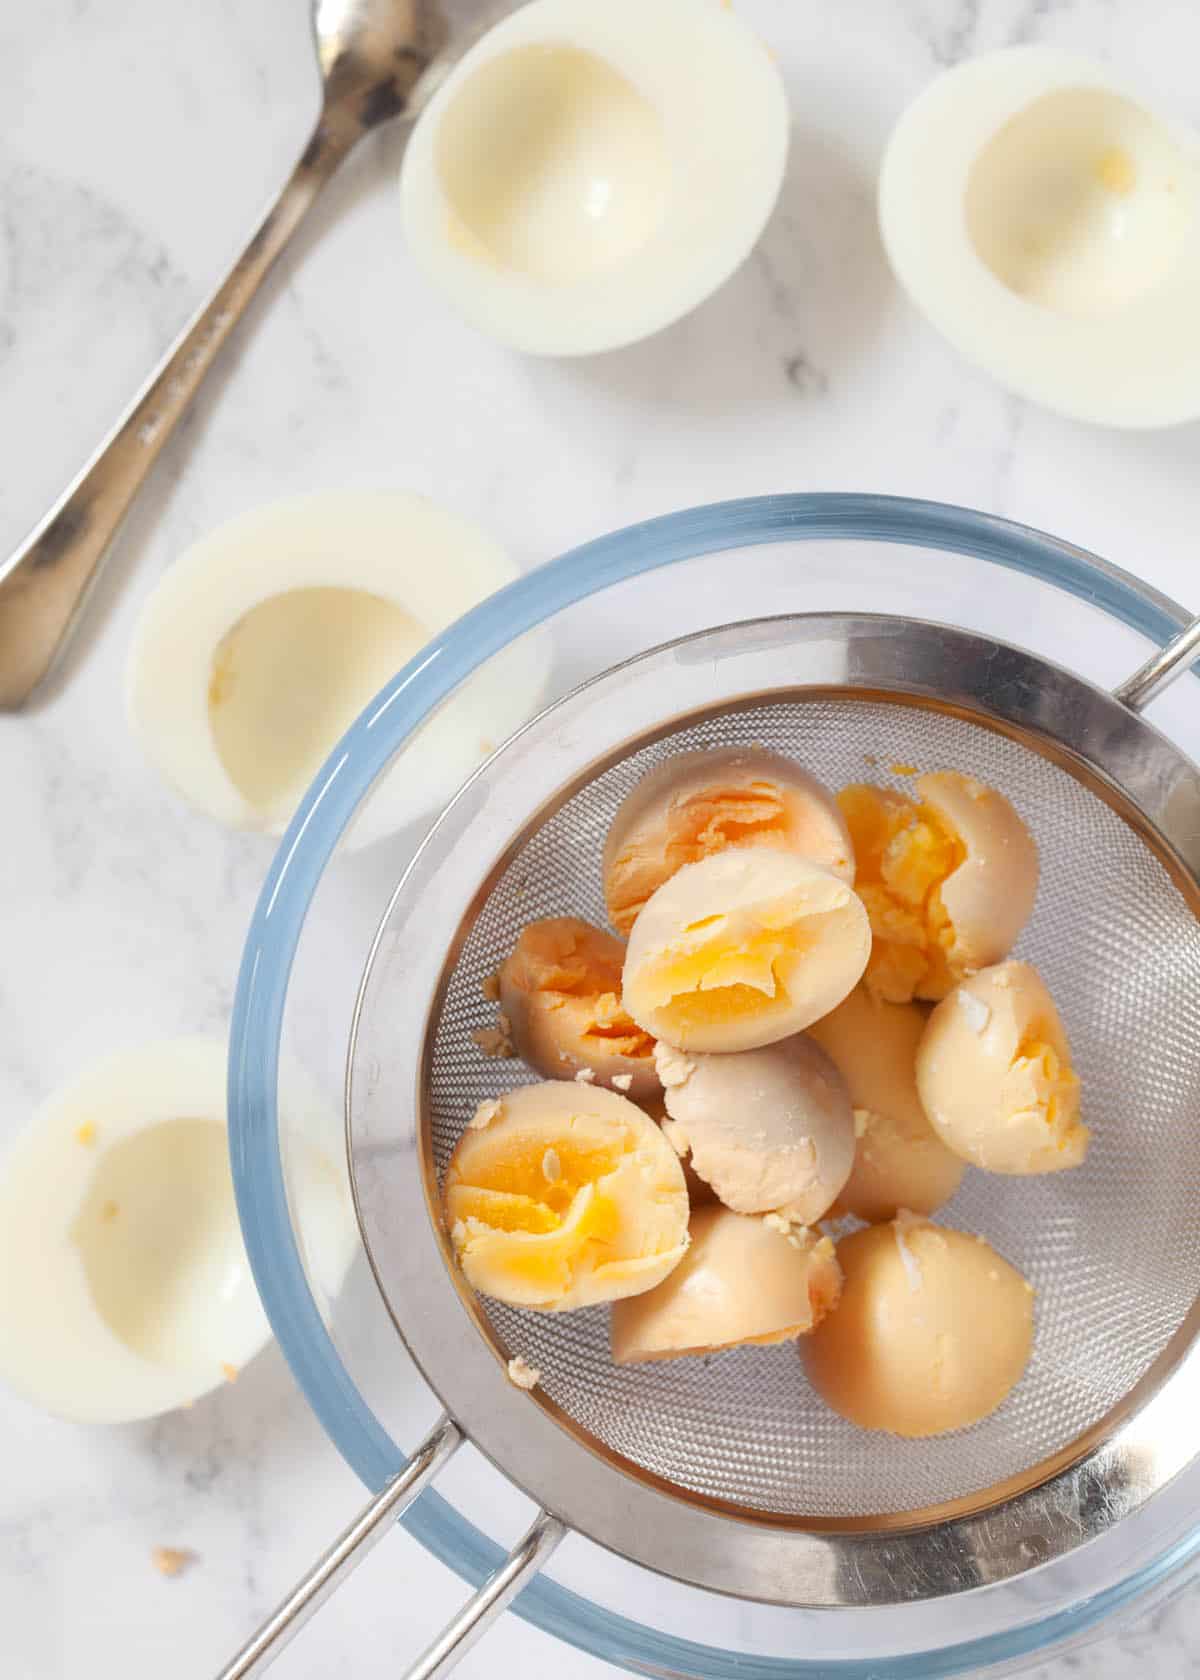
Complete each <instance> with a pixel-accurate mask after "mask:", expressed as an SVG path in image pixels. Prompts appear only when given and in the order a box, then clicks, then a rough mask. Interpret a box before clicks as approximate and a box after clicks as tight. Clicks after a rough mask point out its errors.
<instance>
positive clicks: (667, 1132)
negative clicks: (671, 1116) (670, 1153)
mask: <svg viewBox="0 0 1200 1680" xmlns="http://www.w3.org/2000/svg"><path fill="white" fill-rule="evenodd" d="M662 1135H663V1136H664V1137H665V1138H666V1140H667V1142H668V1143H669V1144H670V1145H671V1148H672V1149H673V1150H674V1151H675V1153H676V1155H678V1156H679V1159H680V1160H681V1161H682V1160H683V1158H684V1156H686V1155H690V1154H691V1152H692V1145H691V1140H690V1139H689V1137H688V1135H687V1133H686V1132H685V1131H684V1129H683V1127H682V1126H681V1125H680V1124H679V1122H678V1120H664V1121H663V1123H662Z"/></svg>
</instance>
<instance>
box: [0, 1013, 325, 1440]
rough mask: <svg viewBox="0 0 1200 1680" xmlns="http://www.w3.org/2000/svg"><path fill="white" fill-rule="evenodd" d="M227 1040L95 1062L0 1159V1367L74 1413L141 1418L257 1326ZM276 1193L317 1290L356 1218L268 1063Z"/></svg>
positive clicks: (315, 1120)
mask: <svg viewBox="0 0 1200 1680" xmlns="http://www.w3.org/2000/svg"><path fill="white" fill-rule="evenodd" d="M225 1069H226V1046H225V1045H224V1044H223V1043H221V1042H219V1041H214V1040H210V1039H202V1038H196V1039H193V1038H188V1039H177V1040H170V1041H167V1042H163V1043H157V1044H149V1045H145V1046H143V1047H141V1048H140V1049H135V1050H124V1051H121V1052H119V1053H117V1054H114V1055H112V1056H110V1057H108V1058H107V1059H106V1060H104V1061H102V1062H100V1063H98V1064H96V1065H95V1066H93V1067H91V1068H90V1069H88V1070H87V1071H85V1072H84V1073H83V1074H81V1075H80V1076H79V1077H78V1078H77V1079H76V1080H75V1081H74V1082H73V1083H72V1084H70V1085H68V1086H67V1087H65V1088H64V1089H63V1090H61V1091H59V1092H58V1093H57V1094H56V1095H54V1096H53V1097H51V1098H50V1100H49V1101H48V1102H47V1103H46V1104H45V1106H44V1107H43V1108H42V1109H41V1110H40V1111H39V1113H38V1114H37V1115H35V1117H34V1119H33V1121H32V1122H31V1124H30V1126H29V1127H28V1129H27V1131H26V1132H25V1133H24V1135H23V1136H21V1137H20V1138H19V1139H18V1141H17V1143H16V1145H15V1147H14V1148H13V1149H12V1150H11V1151H10V1153H9V1155H8V1156H7V1158H6V1159H5V1160H4V1162H3V1163H2V1164H0V1377H3V1379H4V1380H5V1381H6V1382H8V1383H9V1384H10V1385H11V1386H12V1387H13V1388H14V1389H16V1390H17V1392H18V1393H20V1394H22V1395H24V1396H25V1398H26V1399H28V1400H30V1401H32V1402H33V1403H34V1404H35V1405H39V1406H42V1407H44V1408H45V1409H46V1410H47V1411H50V1412H54V1413H56V1414H57V1415H59V1416H60V1417H66V1418H73V1419H76V1420H78V1421H80V1422H85V1423H117V1422H126V1421H129V1420H131V1419H134V1418H144V1417H152V1416H154V1415H155V1414H157V1413H159V1412H165V1411H170V1410H172V1409H173V1408H174V1407H176V1406H181V1405H186V1404H188V1403H190V1402H191V1401H192V1400H195V1399H197V1398H199V1396H200V1395H202V1394H205V1393H206V1392H207V1391H208V1390H210V1389H212V1388H215V1387H217V1386H218V1385H219V1384H220V1383H222V1382H227V1381H233V1380H235V1379H236V1377H237V1375H238V1373H239V1372H240V1370H241V1368H242V1367H243V1366H244V1365H245V1364H246V1363H247V1361H248V1360H250V1359H252V1358H253V1356H254V1355H255V1354H256V1353H257V1352H258V1351H259V1349H260V1348H261V1347H262V1346H263V1345H264V1343H265V1342H266V1341H267V1340H268V1338H269V1336H270V1329H269V1327H268V1324H267V1320H266V1317H265V1315H264V1313H263V1310H262V1307H261V1306H260V1304H259V1299H258V1295H257V1293H256V1291H255V1287H254V1280H253V1278H252V1276H251V1273H250V1265H249V1261H248V1260H247V1258H246V1253H245V1249H244V1248H243V1246H242V1236H241V1229H240V1227H239V1224H238V1216H237V1209H236V1207H235V1205H234V1195H233V1182H232V1178H231V1175H230V1169H229V1142H228V1137H227V1133H226V1124H225V1117H226V1110H225ZM280 1079H281V1084H280V1126H281V1131H282V1132H284V1134H285V1135H286V1137H287V1139H288V1143H289V1150H288V1157H289V1158H288V1167H289V1190H290V1193H291V1194H292V1196H293V1198H294V1199H295V1207H296V1213H297V1224H298V1226H299V1227H301V1228H302V1229H303V1231H304V1234H305V1248H306V1253H305V1260H306V1262H307V1264H308V1267H309V1270H310V1275H311V1278H312V1281H313V1283H314V1285H315V1287H316V1290H317V1293H318V1296H319V1297H320V1298H322V1299H324V1300H330V1299H332V1297H333V1296H335V1295H336V1294H337V1292H338V1290H339V1288H340V1287H341V1284H342V1281H343V1280H344V1278H345V1274H346V1271H347V1269H348V1267H349V1264H350V1261H351V1259H352V1258H353V1255H354V1252H355V1247H356V1243H357V1226H356V1224H355V1220H354V1213H353V1207H352V1204H351V1201H350V1194H349V1185H348V1182H347V1180H346V1174H345V1170H344V1167H342V1166H341V1165H340V1164H339V1160H338V1158H336V1157H335V1156H334V1155H333V1154H332V1153H331V1152H330V1151H329V1149H328V1148H327V1147H326V1143H325V1140H333V1139H336V1136H337V1132H338V1117H337V1113H336V1111H335V1110H331V1109H330V1108H329V1106H328V1105H327V1104H325V1103H324V1102H323V1101H322V1100H321V1098H320V1096H319V1095H318V1093H317V1092H316V1091H315V1090H314V1089H313V1087H312V1086H311V1085H310V1083H309V1081H308V1079H307V1078H306V1077H305V1076H304V1075H303V1074H302V1073H301V1071H300V1070H299V1069H298V1068H296V1067H294V1066H285V1067H284V1068H283V1069H281V1075H280Z"/></svg>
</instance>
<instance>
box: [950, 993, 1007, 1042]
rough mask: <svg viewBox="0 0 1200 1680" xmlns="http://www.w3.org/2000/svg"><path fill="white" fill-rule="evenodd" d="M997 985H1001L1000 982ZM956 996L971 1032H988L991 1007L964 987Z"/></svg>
mask: <svg viewBox="0 0 1200 1680" xmlns="http://www.w3.org/2000/svg"><path fill="white" fill-rule="evenodd" d="M997 984H999V982H998V981H997ZM954 995H955V997H956V998H957V1000H958V1007H959V1008H960V1009H961V1010H962V1012H963V1015H964V1016H965V1017H966V1022H967V1025H968V1026H969V1027H970V1029H971V1031H972V1032H973V1033H983V1032H986V1031H987V1024H988V1022H989V1021H990V1020H991V1018H992V1011H991V1009H990V1007H989V1006H988V1005H987V1004H986V1003H984V1001H983V999H982V998H978V997H976V996H975V994H974V993H973V992H968V991H967V990H966V989H965V987H963V986H960V987H959V988H958V991H957V992H956V993H955V994H954Z"/></svg>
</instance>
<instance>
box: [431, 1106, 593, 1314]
mask: <svg viewBox="0 0 1200 1680" xmlns="http://www.w3.org/2000/svg"><path fill="white" fill-rule="evenodd" d="M620 1158H621V1152H620V1151H619V1150H615V1149H577V1148H575V1147H574V1146H573V1145H572V1144H571V1143H570V1141H569V1140H568V1139H566V1138H563V1139H556V1141H555V1143H554V1145H553V1146H552V1147H551V1148H547V1147H546V1145H545V1143H544V1142H543V1141H541V1140H532V1141H530V1142H529V1143H528V1145H527V1146H525V1147H523V1148H519V1149H517V1150H515V1151H514V1152H513V1153H512V1154H508V1155H506V1156H504V1157H503V1158H501V1159H493V1160H491V1161H489V1162H487V1163H486V1164H481V1166H480V1168H479V1169H477V1170H475V1171H474V1172H473V1173H472V1175H471V1182H470V1183H463V1184H458V1185H455V1186H453V1187H452V1188H451V1189H449V1190H448V1191H447V1195H446V1211H447V1213H448V1215H449V1217H450V1219H451V1220H452V1222H453V1232H452V1237H453V1241H454V1246H455V1248H456V1250H458V1252H459V1254H460V1256H461V1255H463V1254H464V1253H468V1254H469V1252H470V1249H471V1246H472V1240H473V1239H477V1238H478V1237H480V1236H481V1235H483V1234H484V1233H485V1232H508V1233H514V1234H515V1233H522V1234H524V1235H526V1236H530V1237H537V1238H542V1239H546V1240H543V1241H539V1242H528V1243H522V1242H515V1243H512V1244H508V1245H505V1247H504V1249H503V1253H502V1255H501V1254H497V1255H494V1256H493V1259H492V1264H493V1266H494V1267H498V1270H499V1274H502V1276H503V1278H505V1279H507V1280H508V1282H509V1283H510V1284H511V1285H515V1286H517V1287H518V1288H520V1287H522V1286H523V1287H524V1289H528V1290H532V1291H534V1292H536V1293H538V1294H544V1295H545V1296H546V1297H547V1298H552V1297H554V1296H556V1295H561V1294H564V1293H565V1292H566V1291H567V1290H568V1289H569V1288H570V1285H571V1280H572V1277H573V1275H574V1272H575V1269H576V1267H578V1266H579V1265H580V1263H581V1262H586V1261H588V1260H589V1259H594V1258H595V1257H596V1250H597V1249H601V1250H602V1249H603V1248H604V1247H605V1246H606V1245H609V1244H611V1243H612V1241H613V1239H614V1237H615V1236H616V1233H617V1225H618V1223H619V1217H620V1216H619V1213H618V1209H617V1207H616V1204H615V1203H614V1202H613V1201H612V1200H611V1199H610V1198H609V1197H608V1196H606V1195H605V1194H604V1193H603V1188H602V1185H603V1180H604V1179H605V1178H607V1177H608V1176H609V1175H610V1174H611V1173H612V1172H613V1171H614V1170H615V1169H616V1167H617V1165H618V1162H619V1161H620Z"/></svg>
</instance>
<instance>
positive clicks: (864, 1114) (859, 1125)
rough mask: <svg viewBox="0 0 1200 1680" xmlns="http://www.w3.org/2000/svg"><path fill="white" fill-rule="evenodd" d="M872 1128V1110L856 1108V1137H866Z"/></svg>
mask: <svg viewBox="0 0 1200 1680" xmlns="http://www.w3.org/2000/svg"><path fill="white" fill-rule="evenodd" d="M870 1129H871V1111H870V1109H869V1108H856V1109H855V1110H854V1135H855V1137H856V1138H860V1137H866V1135H867V1133H868V1132H869V1131H870Z"/></svg>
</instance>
